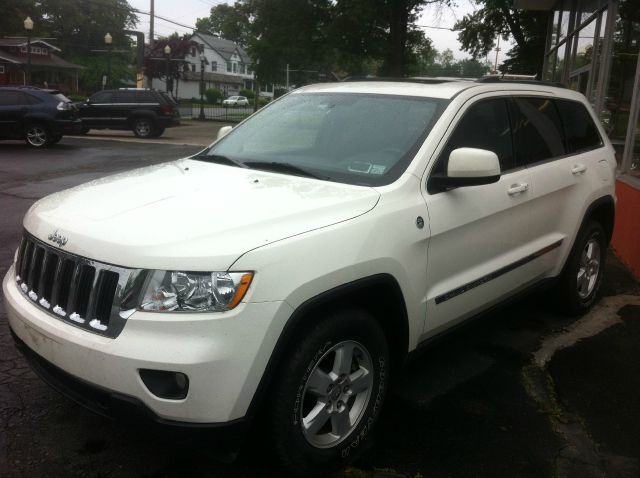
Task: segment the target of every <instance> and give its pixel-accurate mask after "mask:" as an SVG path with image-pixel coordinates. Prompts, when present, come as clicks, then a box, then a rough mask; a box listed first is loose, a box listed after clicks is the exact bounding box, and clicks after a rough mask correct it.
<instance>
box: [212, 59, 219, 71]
mask: <svg viewBox="0 0 640 478" xmlns="http://www.w3.org/2000/svg"><path fill="white" fill-rule="evenodd" d="M211 71H218V62H217V61H212V62H211Z"/></svg>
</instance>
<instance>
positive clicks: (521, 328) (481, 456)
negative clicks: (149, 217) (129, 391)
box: [0, 124, 640, 478]
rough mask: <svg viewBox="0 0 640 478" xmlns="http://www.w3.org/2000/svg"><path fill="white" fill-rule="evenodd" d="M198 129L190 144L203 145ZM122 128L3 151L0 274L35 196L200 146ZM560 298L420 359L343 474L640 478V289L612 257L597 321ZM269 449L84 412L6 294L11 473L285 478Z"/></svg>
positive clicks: (4, 455)
mask: <svg viewBox="0 0 640 478" xmlns="http://www.w3.org/2000/svg"><path fill="white" fill-rule="evenodd" d="M214 126H215V127H220V126H221V124H216V125H214ZM200 127H202V128H204V132H201V133H196V134H195V135H194V137H195V136H198V135H199V138H200V139H198V140H197V141H198V143H197V144H206V142H208V138H209V136H208V135H209V131H208V130H207V125H206V124H204V125H201V126H200ZM188 129H189V127H188V126H187V127H185V132H184V133H180V134H184V135H185V136H186V135H191V134H193V132H192V131H191V132H190V131H188ZM167 131H170V130H167ZM216 131H217V130H216ZM117 135H118V133H116V137H109V136H108V134H106V133H105V134H104V137H97V136H99V135H95V136H92V137H90V138H82V139H77V138H64V139H63V141H62V142H61V143H60V144H59V145H57V146H55V147H53V148H50V149H47V150H42V151H40V150H38V151H34V150H32V149H29V148H27V147H26V146H25V145H24V144H21V143H18V142H14V143H11V142H3V143H0V210H1V212H2V214H1V215H0V275H1V276H4V274H5V273H6V270H7V269H8V266H9V264H10V262H11V261H12V258H13V254H14V251H15V249H16V247H17V245H18V241H19V238H20V234H21V220H22V216H23V215H24V213H25V212H26V211H27V209H28V208H29V207H30V205H31V204H33V202H34V201H35V200H37V199H39V198H40V197H43V196H45V195H47V194H49V193H51V192H54V191H58V190H60V189H64V188H67V187H71V186H74V185H77V184H80V183H82V182H85V181H89V180H92V179H95V178H98V177H102V176H105V175H108V174H112V173H115V172H119V171H123V170H127V169H132V168H137V167H142V166H145V165H150V164H154V163H158V162H163V161H168V160H172V159H176V158H179V157H184V156H187V155H189V154H191V153H194V152H196V151H197V150H199V149H200V146H193V145H192V146H188V145H185V143H181V142H180V141H181V140H180V139H177V140H175V142H173V140H170V139H169V137H167V139H166V141H164V142H162V141H155V140H154V142H147V141H140V140H135V139H133V138H131V137H125V138H122V137H117ZM213 136H215V133H213V134H212V137H213ZM550 296H551V294H550V293H549V292H548V291H547V292H539V293H537V294H535V295H532V296H529V297H527V298H525V299H523V300H519V301H518V302H515V303H513V304H511V305H509V306H506V307H504V308H502V309H500V310H498V311H496V312H492V313H491V314H488V315H485V316H484V317H481V318H478V319H477V320H474V321H473V322H471V323H470V324H468V325H466V326H464V327H463V328H461V329H459V330H457V331H456V332H455V333H452V334H450V335H449V336H447V337H445V338H443V339H442V340H439V341H437V342H435V343H434V344H433V345H432V346H430V347H429V348H428V349H427V350H426V351H425V352H424V353H423V354H422V355H420V356H419V357H417V358H416V359H415V360H413V361H412V362H411V363H410V364H409V365H408V366H407V367H406V369H405V370H404V371H403V373H402V375H400V376H398V377H395V380H394V382H393V383H392V386H391V391H390V395H389V397H388V399H387V402H386V404H385V407H384V410H383V412H382V415H381V418H380V422H379V424H378V426H377V431H376V433H375V437H374V441H373V443H372V445H371V447H370V448H369V450H367V451H366V453H365V454H364V455H363V456H362V457H361V458H360V459H359V461H358V462H357V463H356V464H355V465H354V466H353V467H352V468H349V469H347V470H345V471H343V472H341V473H339V474H338V475H337V476H341V477H357V478H359V477H383V476H385V477H411V478H417V477H419V476H420V477H424V478H431V477H469V476H473V477H515V476H518V477H536V478H539V477H561V478H562V477H580V478H589V477H604V476H614V477H627V476H628V477H634V478H637V477H638V476H640V463H639V460H640V446H639V445H638V443H640V440H638V438H637V437H638V436H640V425H639V424H640V400H639V399H638V398H639V391H640V379H639V378H638V377H640V347H638V346H637V344H638V342H639V341H640V287H639V286H638V283H637V282H636V281H635V280H634V279H633V277H632V276H631V275H630V274H629V273H628V272H627V271H626V269H625V268H624V267H623V266H622V265H621V264H620V263H619V262H618V261H617V260H616V259H615V257H614V256H613V255H611V254H609V257H608V264H607V275H606V278H605V282H604V284H603V288H602V299H601V300H600V302H599V303H598V305H597V306H596V307H595V308H594V310H593V312H591V313H590V314H589V315H587V316H585V317H583V318H580V319H576V318H567V317H562V316H560V315H558V313H557V312H556V309H555V307H554V305H553V303H552V301H551V300H550ZM177 340H179V338H177ZM268 442H269V430H264V429H255V430H254V432H253V433H252V434H251V435H250V437H249V441H248V443H247V444H246V445H245V446H244V447H243V449H241V450H240V453H239V455H238V456H237V457H233V456H231V455H229V454H226V453H223V452H222V451H221V449H220V448H219V447H218V445H217V444H216V443H214V442H212V441H210V440H209V439H208V438H207V437H206V436H203V435H200V434H192V433H186V434H185V433H181V434H176V433H175V432H171V431H168V430H162V429H158V428H157V427H155V426H151V425H144V424H139V423H128V422H118V421H111V420H108V419H105V418H102V417H99V416H96V415H94V414H92V413H91V412H88V411H86V410H84V409H82V408H81V407H79V406H78V405H76V404H75V403H73V402H71V401H69V400H67V399H66V398H64V397H61V396H60V395H58V394H57V393H56V392H54V391H52V390H51V389H50V388H49V387H48V386H47V385H45V384H44V383H42V382H41V381H40V379H38V378H37V377H36V376H35V375H34V374H33V372H31V370H30V369H29V368H28V366H27V365H26V363H25V361H24V359H23V358H22V357H21V356H20V354H19V353H18V352H17V350H16V349H15V347H14V346H13V343H12V340H11V337H10V335H9V330H8V326H7V322H6V315H5V312H4V309H3V304H2V299H0V476H2V477H3V478H4V477H9V478H13V477H43V476H46V477H53V478H56V477H80V476H82V477H91V478H98V477H113V478H120V477H140V478H142V477H145V478H151V477H153V478H156V477H157V478H159V477H189V476H191V477H219V476H224V477H247V478H249V477H279V476H283V475H282V472H281V471H280V470H279V469H278V468H277V467H276V466H275V465H274V464H273V462H272V460H271V458H270V456H269V453H268V451H267V450H268ZM232 458H235V461H233V462H232V460H231V459H232Z"/></svg>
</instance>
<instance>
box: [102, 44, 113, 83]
mask: <svg viewBox="0 0 640 478" xmlns="http://www.w3.org/2000/svg"><path fill="white" fill-rule="evenodd" d="M104 43H105V45H107V81H106V82H105V83H106V84H107V86H110V85H111V45H112V44H113V37H112V36H111V35H110V34H109V33H107V34H106V35H105V36H104ZM102 88H103V89H104V85H103V86H102Z"/></svg>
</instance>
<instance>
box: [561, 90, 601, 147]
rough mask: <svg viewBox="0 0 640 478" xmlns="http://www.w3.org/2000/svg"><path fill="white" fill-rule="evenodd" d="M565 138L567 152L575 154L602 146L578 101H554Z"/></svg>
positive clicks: (588, 117) (596, 131)
mask: <svg viewBox="0 0 640 478" xmlns="http://www.w3.org/2000/svg"><path fill="white" fill-rule="evenodd" d="M555 102H556V106H557V107H558V112H559V113H560V118H561V119H562V125H563V126H564V134H565V137H566V144H567V152H569V153H577V152H580V151H586V150H589V149H594V148H597V147H599V146H601V145H602V139H601V138H600V134H599V133H598V128H597V127H596V125H595V124H593V119H591V115H590V114H589V112H588V111H587V108H586V107H585V105H583V104H582V103H580V102H578V101H570V100H555Z"/></svg>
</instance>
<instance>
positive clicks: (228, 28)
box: [196, 2, 251, 46]
mask: <svg viewBox="0 0 640 478" xmlns="http://www.w3.org/2000/svg"><path fill="white" fill-rule="evenodd" d="M248 7H249V4H248V3H243V2H236V3H235V4H234V5H227V4H225V3H223V4H220V5H216V6H215V7H212V8H211V12H210V14H209V16H208V17H206V18H198V19H197V20H196V30H197V31H199V32H202V33H207V34H209V35H218V36H220V37H222V38H225V39H227V40H231V41H234V42H236V43H238V44H240V45H242V46H247V45H248V43H249V39H250V36H251V31H250V21H249V8H248Z"/></svg>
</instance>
